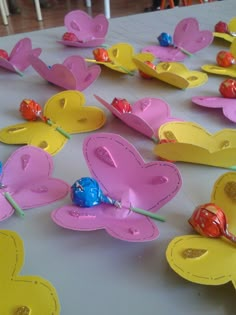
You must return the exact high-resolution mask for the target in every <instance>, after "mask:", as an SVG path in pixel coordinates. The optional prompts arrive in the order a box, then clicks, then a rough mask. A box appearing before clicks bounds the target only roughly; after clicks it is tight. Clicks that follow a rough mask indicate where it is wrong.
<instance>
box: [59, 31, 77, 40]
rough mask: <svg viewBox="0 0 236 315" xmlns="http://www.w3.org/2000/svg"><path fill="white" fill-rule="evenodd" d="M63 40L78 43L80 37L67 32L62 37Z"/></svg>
mask: <svg viewBox="0 0 236 315" xmlns="http://www.w3.org/2000/svg"><path fill="white" fill-rule="evenodd" d="M62 39H63V40H66V41H69V42H78V41H79V40H78V37H77V36H76V35H75V34H74V33H70V32H66V33H64V34H63V36H62Z"/></svg>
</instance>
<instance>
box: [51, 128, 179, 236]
mask: <svg viewBox="0 0 236 315" xmlns="http://www.w3.org/2000/svg"><path fill="white" fill-rule="evenodd" d="M83 153H84V157H85V159H86V162H87V165H88V167H89V170H90V173H91V176H92V177H93V178H94V179H96V180H97V181H98V183H99V185H100V187H101V189H102V191H103V192H104V194H105V195H107V196H109V197H111V198H112V199H114V200H118V201H120V202H121V205H122V206H121V208H116V207H115V206H114V205H109V204H100V205H97V206H95V207H90V208H81V207H78V206H75V205H71V204H70V205H66V206H63V207H61V208H59V209H56V210H54V211H53V212H52V219H53V221H54V222H55V223H56V224H58V225H60V226H62V227H64V228H67V229H71V230H78V231H92V230H98V229H105V230H106V231H107V233H109V234H110V235H111V236H113V237H115V238H118V239H121V240H126V241H131V242H142V241H150V240H153V239H155V238H157V237H158V235H159V231H158V228H157V225H156V224H155V223H153V222H152V220H151V219H150V218H148V217H146V216H144V215H141V214H138V213H135V212H134V211H132V210H131V209H130V208H131V207H138V208H142V209H144V210H146V211H148V212H150V213H155V212H157V211H158V210H159V209H160V208H161V207H163V206H164V205H165V204H166V203H167V202H168V201H170V200H171V199H172V198H173V197H174V196H175V195H176V194H177V192H178V191H179V189H180V187H181V184H182V180H181V176H180V173H179V171H178V169H177V167H176V166H175V165H174V164H172V163H168V162H160V161H156V162H151V163H145V162H144V160H143V158H142V157H141V155H140V154H139V152H138V151H137V150H136V149H135V147H134V146H133V145H131V144H130V143H129V142H128V141H127V140H125V139H124V138H122V137H121V136H119V135H116V134H110V133H97V134H94V135H91V136H89V137H87V138H86V139H85V141H84V144H83Z"/></svg>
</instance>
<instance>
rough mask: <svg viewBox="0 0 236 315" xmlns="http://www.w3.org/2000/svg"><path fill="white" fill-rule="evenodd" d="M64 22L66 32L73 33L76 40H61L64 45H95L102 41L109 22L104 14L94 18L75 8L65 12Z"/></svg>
mask: <svg viewBox="0 0 236 315" xmlns="http://www.w3.org/2000/svg"><path fill="white" fill-rule="evenodd" d="M64 24H65V27H66V29H67V31H68V32H70V33H74V34H75V35H76V37H77V38H78V42H72V41H65V40H61V41H59V43H62V44H64V45H66V46H73V47H96V46H99V45H101V44H102V43H104V41H105V36H106V34H107V32H108V26H109V22H108V20H107V18H106V17H105V15H104V14H99V15H97V16H95V17H94V18H93V17H91V16H90V15H88V14H87V13H86V12H84V11H80V10H75V11H71V12H69V13H68V14H66V16H65V19H64Z"/></svg>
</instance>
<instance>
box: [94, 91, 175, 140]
mask: <svg viewBox="0 0 236 315" xmlns="http://www.w3.org/2000/svg"><path fill="white" fill-rule="evenodd" d="M95 98H96V99H97V100H98V101H99V102H100V103H101V104H102V105H104V106H105V107H106V108H107V109H108V110H110V111H111V113H112V114H113V115H115V116H116V117H118V118H119V119H120V120H121V121H123V122H124V123H125V124H126V125H128V126H130V127H131V128H133V129H135V130H137V131H139V132H140V133H142V134H144V135H145V136H147V137H148V138H151V139H153V140H154V141H156V138H157V132H158V129H159V127H160V126H161V125H162V124H164V123H166V122H169V121H176V120H180V119H178V118H174V117H172V116H171V114H170V108H169V105H168V104H167V103H166V102H165V101H163V100H161V99H159V98H154V97H145V98H142V99H140V100H138V101H136V102H135V103H134V104H133V105H132V111H131V112H129V113H121V112H120V111H119V110H117V109H116V108H115V107H114V106H112V104H109V103H107V102H106V101H105V100H103V99H102V98H101V97H99V96H97V95H95Z"/></svg>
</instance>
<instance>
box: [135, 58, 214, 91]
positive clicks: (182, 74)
mask: <svg viewBox="0 0 236 315" xmlns="http://www.w3.org/2000/svg"><path fill="white" fill-rule="evenodd" d="M133 61H134V63H135V64H136V66H137V68H138V69H139V70H141V71H142V72H144V73H145V74H147V75H149V76H151V77H153V78H156V79H158V80H161V81H164V82H166V83H168V84H170V85H173V86H175V87H177V88H179V89H187V88H194V87H198V86H200V85H202V84H204V83H206V82H207V80H208V76H207V75H206V74H205V73H203V72H200V71H190V70H189V69H188V68H187V67H186V66H185V65H184V64H182V63H179V62H160V63H159V64H157V65H156V70H154V69H152V68H151V67H149V66H148V65H147V64H145V63H144V61H143V60H141V59H140V58H137V57H135V58H133Z"/></svg>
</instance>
